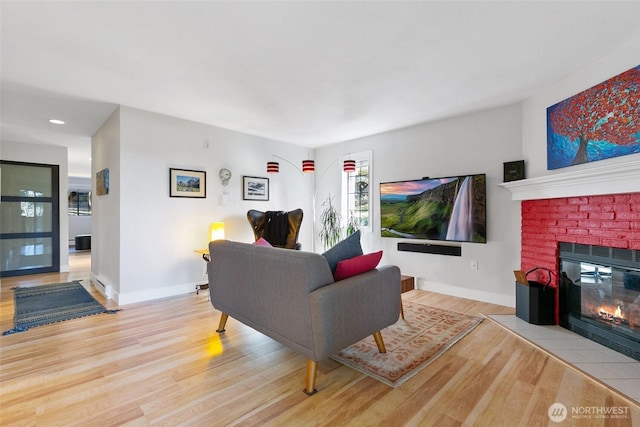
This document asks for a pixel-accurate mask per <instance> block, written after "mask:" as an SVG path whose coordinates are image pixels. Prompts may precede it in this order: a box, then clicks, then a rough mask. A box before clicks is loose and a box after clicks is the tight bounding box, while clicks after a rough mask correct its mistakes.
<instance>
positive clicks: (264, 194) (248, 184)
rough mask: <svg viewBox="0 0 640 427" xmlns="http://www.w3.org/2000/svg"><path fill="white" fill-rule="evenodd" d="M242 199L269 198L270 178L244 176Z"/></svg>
mask: <svg viewBox="0 0 640 427" xmlns="http://www.w3.org/2000/svg"><path fill="white" fill-rule="evenodd" d="M242 200H269V178H260V177H257V176H243V177H242Z"/></svg>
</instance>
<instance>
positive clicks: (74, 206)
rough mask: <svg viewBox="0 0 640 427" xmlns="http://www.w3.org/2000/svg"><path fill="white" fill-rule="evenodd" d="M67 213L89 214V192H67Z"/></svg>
mask: <svg viewBox="0 0 640 427" xmlns="http://www.w3.org/2000/svg"><path fill="white" fill-rule="evenodd" d="M69 215H77V216H81V215H91V192H90V191H75V190H74V191H70V192H69Z"/></svg>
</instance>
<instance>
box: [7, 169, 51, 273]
mask: <svg viewBox="0 0 640 427" xmlns="http://www.w3.org/2000/svg"><path fill="white" fill-rule="evenodd" d="M0 180H1V181H0V183H1V189H2V190H1V193H2V194H1V197H2V199H1V203H0V262H1V265H0V277H8V276H18V275H24V274H34V273H45V272H52V271H60V224H59V217H60V215H59V211H60V210H59V188H58V185H59V184H58V182H59V171H58V166H57V165H40V164H30V163H20V162H8V161H2V162H1V163H0Z"/></svg>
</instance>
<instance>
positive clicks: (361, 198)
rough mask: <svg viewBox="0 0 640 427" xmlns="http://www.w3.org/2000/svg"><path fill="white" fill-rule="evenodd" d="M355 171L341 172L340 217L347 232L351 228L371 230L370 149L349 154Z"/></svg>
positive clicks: (351, 229)
mask: <svg viewBox="0 0 640 427" xmlns="http://www.w3.org/2000/svg"><path fill="white" fill-rule="evenodd" d="M347 158H349V159H350V160H355V161H356V171H355V172H351V173H344V174H342V218H343V221H344V223H345V224H346V226H347V234H350V233H349V232H350V231H353V230H362V231H371V203H370V202H371V185H370V184H371V177H372V171H371V166H372V162H371V151H365V152H362V153H355V154H349V155H348V156H345V157H344V159H345V160H346V159H347Z"/></svg>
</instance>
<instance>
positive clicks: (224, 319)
mask: <svg viewBox="0 0 640 427" xmlns="http://www.w3.org/2000/svg"><path fill="white" fill-rule="evenodd" d="M228 318H229V315H228V314H227V313H222V314H221V315H220V323H218V329H216V332H224V327H225V325H226V324H227V319H228Z"/></svg>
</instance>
